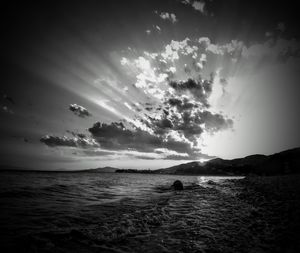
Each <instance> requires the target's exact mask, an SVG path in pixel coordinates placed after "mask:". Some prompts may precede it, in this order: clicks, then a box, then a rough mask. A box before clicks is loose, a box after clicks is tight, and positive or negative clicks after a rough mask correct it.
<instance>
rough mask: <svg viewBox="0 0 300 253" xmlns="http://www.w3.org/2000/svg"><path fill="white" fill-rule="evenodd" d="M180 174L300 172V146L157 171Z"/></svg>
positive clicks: (274, 173) (279, 173) (272, 173)
mask: <svg viewBox="0 0 300 253" xmlns="http://www.w3.org/2000/svg"><path fill="white" fill-rule="evenodd" d="M156 172H157V173H161V174H178V175H184V174H186V175H249V174H255V175H284V174H296V173H299V172H300V148H295V149H290V150H287V151H283V152H280V153H276V154H273V155H269V156H266V155H258V154H257V155H251V156H246V157H244V158H237V159H232V160H225V159H221V158H215V159H212V160H210V161H208V162H206V163H199V162H191V163H186V164H180V165H177V166H173V167H170V168H166V169H159V170H157V171H156Z"/></svg>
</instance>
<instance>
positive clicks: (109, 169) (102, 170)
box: [0, 165, 117, 173]
mask: <svg viewBox="0 0 300 253" xmlns="http://www.w3.org/2000/svg"><path fill="white" fill-rule="evenodd" d="M116 170H117V168H113V167H108V166H107V167H103V168H95V169H87V170H51V171H49V170H37V169H30V168H22V167H15V166H8V165H1V166H0V172H7V171H8V172H9V171H20V172H24V171H26V172H49V173H51V172H55V173H57V172H61V173H70V172H71V173H81V172H88V173H114V172H116Z"/></svg>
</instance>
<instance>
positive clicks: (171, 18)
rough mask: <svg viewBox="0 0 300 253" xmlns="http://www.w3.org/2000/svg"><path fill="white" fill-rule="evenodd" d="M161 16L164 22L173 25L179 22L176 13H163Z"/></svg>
mask: <svg viewBox="0 0 300 253" xmlns="http://www.w3.org/2000/svg"><path fill="white" fill-rule="evenodd" d="M159 16H160V17H161V18H162V19H164V20H169V21H171V22H172V23H176V22H177V21H178V20H177V18H176V15H175V14H174V13H168V12H161V13H160V14H159Z"/></svg>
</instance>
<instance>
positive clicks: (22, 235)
mask: <svg viewBox="0 0 300 253" xmlns="http://www.w3.org/2000/svg"><path fill="white" fill-rule="evenodd" d="M177 179H180V180H181V181H182V182H183V184H184V186H185V188H186V190H185V191H180V192H176V191H174V190H172V189H171V187H170V186H171V185H172V183H173V182H174V181H175V180H177ZM225 179H226V178H223V177H203V176H202V177H201V176H177V175H152V174H125V173H122V174H119V173H84V172H81V173H54V172H51V173H47V172H2V173H1V174H0V205H1V213H0V214H1V215H0V228H1V229H0V237H1V245H2V246H3V247H4V249H6V251H7V252H9V251H18V252H176V251H177V252H201V251H202V252H205V250H206V251H208V252H209V250H210V248H211V247H212V243H213V242H214V241H216V240H217V239H218V236H221V237H222V236H223V237H224V235H218V233H217V230H218V229H223V230H224V229H227V227H228V226H229V228H228V229H229V230H230V229H232V228H230V226H234V224H229V223H230V221H231V219H232V217H235V215H234V214H232V212H234V210H235V209H236V208H241V206H240V204H239V203H237V202H235V201H238V200H235V198H234V195H235V192H234V191H235V190H234V189H233V188H232V187H231V183H230V181H226V180H225ZM209 180H212V181H213V182H212V181H210V182H208V181H209ZM222 184H223V185H222ZM219 186H220V187H219ZM221 186H222V187H221ZM221 239H222V238H221ZM225 251H226V250H225ZM225 251H224V252H225Z"/></svg>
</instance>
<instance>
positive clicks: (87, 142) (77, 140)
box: [40, 134, 99, 148]
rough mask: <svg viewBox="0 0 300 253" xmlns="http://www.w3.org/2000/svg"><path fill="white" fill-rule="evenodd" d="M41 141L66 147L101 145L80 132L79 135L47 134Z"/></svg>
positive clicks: (48, 144) (51, 145) (54, 145)
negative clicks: (60, 135) (61, 135)
mask: <svg viewBox="0 0 300 253" xmlns="http://www.w3.org/2000/svg"><path fill="white" fill-rule="evenodd" d="M80 136H81V137H80ZM40 141H41V142H42V143H44V144H46V145H47V146H49V147H56V146H65V147H81V148H88V147H99V144H98V143H97V142H95V140H93V139H91V138H88V137H86V136H85V135H80V134H78V135H77V137H67V136H63V137H59V136H54V135H45V136H44V137H42V138H41V139H40Z"/></svg>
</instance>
